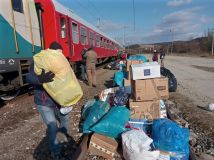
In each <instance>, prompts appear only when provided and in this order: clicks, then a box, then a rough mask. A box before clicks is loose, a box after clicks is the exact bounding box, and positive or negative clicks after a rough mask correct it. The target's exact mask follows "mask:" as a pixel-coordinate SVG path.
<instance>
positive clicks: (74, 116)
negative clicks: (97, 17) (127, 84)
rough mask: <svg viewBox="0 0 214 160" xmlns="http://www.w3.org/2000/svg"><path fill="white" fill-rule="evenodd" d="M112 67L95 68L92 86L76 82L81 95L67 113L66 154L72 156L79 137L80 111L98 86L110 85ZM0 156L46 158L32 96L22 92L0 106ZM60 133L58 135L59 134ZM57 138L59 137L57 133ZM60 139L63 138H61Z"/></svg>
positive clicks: (43, 133)
mask: <svg viewBox="0 0 214 160" xmlns="http://www.w3.org/2000/svg"><path fill="white" fill-rule="evenodd" d="M114 72H115V71H112V70H104V69H99V70H98V74H97V77H98V82H97V87H96V88H91V87H89V86H87V85H86V84H85V83H83V82H80V84H81V86H82V89H83V92H84V96H83V98H82V99H81V101H80V102H79V103H78V104H77V105H76V106H75V107H74V110H73V111H72V113H71V114H70V130H69V134H70V135H71V136H72V139H73V140H72V139H71V140H70V141H69V143H64V144H65V145H64V146H65V150H66V153H67V155H68V157H72V154H73V152H74V150H75V149H76V146H77V145H78V141H79V138H80V137H81V136H82V134H81V133H79V121H80V112H81V108H82V106H83V105H84V104H85V103H86V102H87V100H89V99H93V98H94V96H96V95H98V94H99V93H100V92H101V90H103V89H105V88H109V87H112V85H113V83H112V80H111V78H112V77H113V73H114ZM0 115H1V117H0V142H1V143H0V159H1V160H3V159H4V160H25V159H26V160H31V159H34V160H49V159H50V157H49V153H48V149H47V139H46V126H45V125H44V124H43V123H42V121H41V118H40V116H39V114H38V112H37V110H36V109H35V104H34V102H33V96H28V95H23V96H21V97H18V98H17V99H16V100H14V101H12V102H9V103H7V104H6V105H3V106H2V108H0ZM59 136H60V135H59ZM59 138H61V139H63V138H62V136H61V137H59ZM62 142H63V141H62Z"/></svg>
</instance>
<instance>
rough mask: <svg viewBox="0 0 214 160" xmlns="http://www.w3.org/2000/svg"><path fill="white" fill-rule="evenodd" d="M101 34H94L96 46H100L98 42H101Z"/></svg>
mask: <svg viewBox="0 0 214 160" xmlns="http://www.w3.org/2000/svg"><path fill="white" fill-rule="evenodd" d="M100 38H101V36H100V35H99V34H96V46H97V47H100V42H101V39H100Z"/></svg>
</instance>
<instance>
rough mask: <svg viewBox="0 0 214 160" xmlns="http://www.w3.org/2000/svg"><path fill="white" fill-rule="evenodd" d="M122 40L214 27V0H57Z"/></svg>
mask: <svg viewBox="0 0 214 160" xmlns="http://www.w3.org/2000/svg"><path fill="white" fill-rule="evenodd" d="M57 1H58V2H60V3H61V4H63V5H65V6H66V7H68V8H70V9H71V10H73V12H75V13H76V14H77V15H79V16H80V17H82V18H83V19H85V20H86V21H88V22H90V23H91V24H93V25H95V26H98V27H99V28H100V29H101V30H102V31H103V32H105V33H106V34H107V35H109V36H111V37H112V38H114V39H115V40H117V41H119V42H120V43H121V44H124V45H130V44H150V43H157V42H171V41H176V40H190V39H193V38H196V37H202V36H205V35H206V33H207V31H208V29H214V0H57Z"/></svg>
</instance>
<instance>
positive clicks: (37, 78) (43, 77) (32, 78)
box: [26, 63, 55, 85]
mask: <svg viewBox="0 0 214 160" xmlns="http://www.w3.org/2000/svg"><path fill="white" fill-rule="evenodd" d="M54 76H55V74H54V73H52V72H47V73H45V70H44V69H42V73H41V74H40V75H36V74H35V72H34V63H32V64H31V66H30V70H29V73H28V74H27V76H26V81H27V83H30V84H32V85H42V83H48V82H52V81H53V78H54Z"/></svg>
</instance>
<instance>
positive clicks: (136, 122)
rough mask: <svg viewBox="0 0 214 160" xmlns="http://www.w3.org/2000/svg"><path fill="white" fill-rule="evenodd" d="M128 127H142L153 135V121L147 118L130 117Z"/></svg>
mask: <svg viewBox="0 0 214 160" xmlns="http://www.w3.org/2000/svg"><path fill="white" fill-rule="evenodd" d="M127 127H128V128H132V129H138V130H139V129H141V130H143V131H144V132H145V133H146V134H147V135H151V133H152V121H148V120H147V119H133V118H130V119H129V123H128V125H127Z"/></svg>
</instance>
